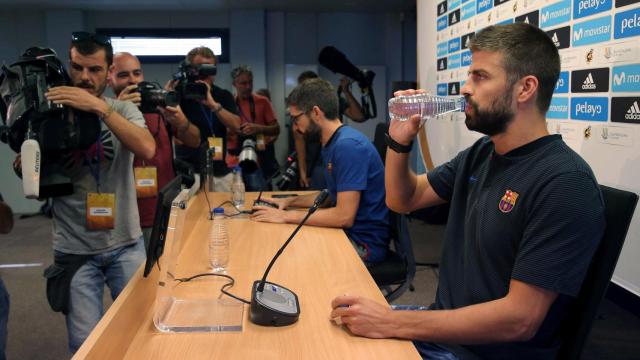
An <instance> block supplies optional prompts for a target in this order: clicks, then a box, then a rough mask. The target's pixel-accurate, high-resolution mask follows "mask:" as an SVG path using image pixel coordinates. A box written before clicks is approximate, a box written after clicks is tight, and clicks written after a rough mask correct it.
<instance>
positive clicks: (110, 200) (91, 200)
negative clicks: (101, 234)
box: [87, 193, 116, 230]
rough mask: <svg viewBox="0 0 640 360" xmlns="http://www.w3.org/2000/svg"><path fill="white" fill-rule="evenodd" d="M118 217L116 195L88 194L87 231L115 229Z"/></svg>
mask: <svg viewBox="0 0 640 360" xmlns="http://www.w3.org/2000/svg"><path fill="white" fill-rule="evenodd" d="M115 216H116V194H114V193H87V229H89V230H109V229H113V227H114V224H115Z"/></svg>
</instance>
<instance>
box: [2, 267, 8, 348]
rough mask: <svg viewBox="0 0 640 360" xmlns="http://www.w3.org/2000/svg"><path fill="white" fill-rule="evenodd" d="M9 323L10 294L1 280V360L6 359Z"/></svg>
mask: <svg viewBox="0 0 640 360" xmlns="http://www.w3.org/2000/svg"><path fill="white" fill-rule="evenodd" d="M8 321H9V293H8V292H7V288H5V287H4V282H2V278H0V360H5V359H6V354H5V349H6V348H7V322H8Z"/></svg>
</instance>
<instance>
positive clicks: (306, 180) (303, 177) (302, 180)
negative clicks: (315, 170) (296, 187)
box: [298, 172, 309, 189]
mask: <svg viewBox="0 0 640 360" xmlns="http://www.w3.org/2000/svg"><path fill="white" fill-rule="evenodd" d="M299 175H300V176H299V178H300V179H299V181H298V182H299V183H300V187H301V188H305V189H307V188H308V187H309V178H308V177H307V174H304V173H303V172H300V174H299Z"/></svg>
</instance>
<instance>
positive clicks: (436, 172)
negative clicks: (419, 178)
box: [427, 149, 469, 201]
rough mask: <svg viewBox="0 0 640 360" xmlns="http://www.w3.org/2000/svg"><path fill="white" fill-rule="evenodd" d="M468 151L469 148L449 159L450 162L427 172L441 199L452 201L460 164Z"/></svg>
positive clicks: (430, 182)
mask: <svg viewBox="0 0 640 360" xmlns="http://www.w3.org/2000/svg"><path fill="white" fill-rule="evenodd" d="M468 152H469V149H467V150H464V151H461V152H460V153H458V155H457V156H456V157H454V158H453V159H451V160H449V162H447V163H444V164H442V165H440V166H437V167H435V168H434V169H432V170H430V171H429V172H427V179H428V180H429V184H430V185H431V187H432V188H433V190H434V191H435V192H436V194H438V196H439V197H440V198H441V199H443V200H445V201H451V196H452V195H453V185H454V183H455V179H456V174H457V171H458V165H459V164H460V162H462V161H463V160H462V159H464V158H465V157H466V156H467V153H468Z"/></svg>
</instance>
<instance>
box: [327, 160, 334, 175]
mask: <svg viewBox="0 0 640 360" xmlns="http://www.w3.org/2000/svg"><path fill="white" fill-rule="evenodd" d="M331 170H333V164H331V162H328V163H327V172H329V174H331Z"/></svg>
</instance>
